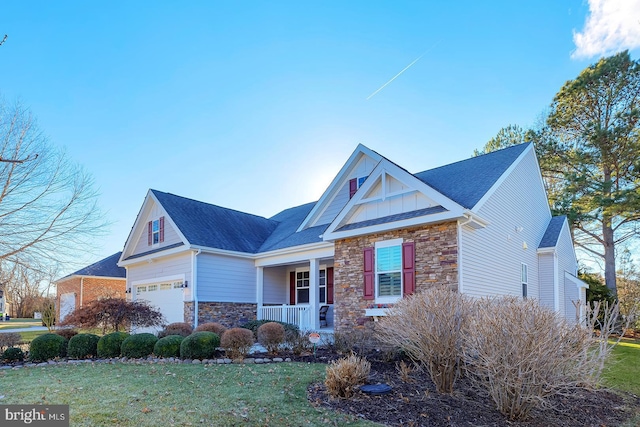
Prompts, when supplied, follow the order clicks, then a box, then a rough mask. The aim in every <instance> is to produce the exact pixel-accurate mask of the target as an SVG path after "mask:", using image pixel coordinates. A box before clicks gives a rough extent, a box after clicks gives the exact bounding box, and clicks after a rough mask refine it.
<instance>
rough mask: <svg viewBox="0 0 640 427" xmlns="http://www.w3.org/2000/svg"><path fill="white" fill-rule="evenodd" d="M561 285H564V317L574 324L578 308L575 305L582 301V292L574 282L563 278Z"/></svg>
mask: <svg viewBox="0 0 640 427" xmlns="http://www.w3.org/2000/svg"><path fill="white" fill-rule="evenodd" d="M560 283H564V316H565V318H566V319H567V320H568V321H570V322H574V321H575V320H576V318H577V308H576V306H575V305H573V303H574V302H577V301H580V291H579V289H578V287H577V286H576V284H575V283H574V282H573V281H572V280H569V279H566V278H564V277H563V279H562V282H560Z"/></svg>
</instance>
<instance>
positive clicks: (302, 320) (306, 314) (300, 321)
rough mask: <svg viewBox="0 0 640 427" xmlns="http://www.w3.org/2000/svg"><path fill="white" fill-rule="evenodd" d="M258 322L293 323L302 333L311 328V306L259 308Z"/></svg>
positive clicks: (269, 306) (267, 306) (270, 306)
mask: <svg viewBox="0 0 640 427" xmlns="http://www.w3.org/2000/svg"><path fill="white" fill-rule="evenodd" d="M258 320H274V321H278V322H286V323H293V324H294V325H298V327H299V328H300V330H301V331H304V330H307V329H310V328H311V306H309V305H266V306H262V307H259V308H258Z"/></svg>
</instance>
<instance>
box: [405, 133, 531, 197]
mask: <svg viewBox="0 0 640 427" xmlns="http://www.w3.org/2000/svg"><path fill="white" fill-rule="evenodd" d="M531 145H532V144H531V143H525V144H519V145H514V146H512V147H508V148H503V149H502V150H497V151H493V152H491V153H488V154H483V155H481V156H476V157H472V158H470V159H466V160H462V161H459V162H455V163H451V164H448V165H445V166H440V167H437V168H434V169H429V170H426V171H423V172H419V173H416V174H414V175H415V177H416V178H418V179H419V180H420V181H422V182H424V183H425V184H427V185H429V186H431V187H433V188H434V189H435V190H437V191H439V192H440V193H442V194H444V195H445V196H447V197H449V198H450V199H451V200H453V201H455V202H456V203H458V204H460V205H461V206H463V207H465V208H467V209H472V208H473V207H474V206H475V205H476V204H477V203H478V202H479V201H480V199H482V197H483V196H484V195H485V194H486V193H487V192H488V191H489V190H490V189H491V187H492V186H493V185H494V184H495V183H496V182H497V181H498V179H499V178H500V177H501V176H502V174H503V173H504V172H505V171H506V170H507V169H508V168H509V167H510V166H511V165H512V164H513V162H514V161H516V159H517V158H518V157H519V156H520V155H521V154H522V153H523V152H524V151H525V150H526V149H527V148H528V147H529V146H531Z"/></svg>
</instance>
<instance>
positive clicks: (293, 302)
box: [289, 271, 296, 305]
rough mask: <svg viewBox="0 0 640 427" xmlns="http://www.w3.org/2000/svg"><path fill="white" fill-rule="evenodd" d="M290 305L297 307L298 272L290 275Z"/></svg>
mask: <svg viewBox="0 0 640 427" xmlns="http://www.w3.org/2000/svg"><path fill="white" fill-rule="evenodd" d="M289 304H290V305H296V272H295V271H292V272H291V273H289Z"/></svg>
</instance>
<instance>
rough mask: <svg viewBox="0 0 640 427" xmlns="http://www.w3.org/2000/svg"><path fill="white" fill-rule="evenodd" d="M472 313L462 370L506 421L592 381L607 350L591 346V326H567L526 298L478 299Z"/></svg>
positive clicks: (564, 322)
mask: <svg viewBox="0 0 640 427" xmlns="http://www.w3.org/2000/svg"><path fill="white" fill-rule="evenodd" d="M476 309H477V310H476V312H475V315H474V316H473V320H472V322H469V323H468V324H467V327H466V328H465V334H464V337H465V339H464V349H465V357H464V359H465V362H466V363H467V365H468V366H467V367H468V370H467V372H468V373H469V375H470V378H471V380H472V381H473V382H475V383H476V385H479V386H481V387H482V388H484V389H485V390H487V392H488V393H489V395H490V396H491V398H492V399H493V401H494V403H495V404H496V406H497V408H498V410H500V412H502V413H503V414H504V415H506V416H507V417H509V419H511V420H522V419H525V418H527V416H528V415H529V413H530V412H531V410H532V409H534V408H535V407H537V406H540V405H543V404H545V403H546V402H547V401H548V398H549V397H550V396H552V395H555V394H559V393H563V392H566V391H569V390H573V389H575V388H576V387H581V386H588V385H590V384H593V382H594V381H595V380H596V379H597V378H598V376H599V373H600V372H601V369H600V363H601V361H603V359H602V358H603V357H606V354H607V351H606V350H605V349H604V348H603V349H600V348H599V346H598V345H596V346H594V344H596V340H595V338H594V334H593V329H592V326H593V324H589V323H588V322H587V326H584V325H580V324H569V323H567V322H566V321H565V320H564V319H563V318H561V317H560V316H559V315H558V313H556V312H555V311H553V310H551V309H548V308H545V307H542V306H540V304H539V303H538V301H536V300H531V299H529V300H522V299H520V298H515V297H502V298H494V299H481V300H478V301H477V303H476ZM610 315H611V313H609V314H607V315H606V316H610ZM593 316H594V317H597V316H598V313H593ZM613 323H615V322H613ZM605 341H606V340H605ZM602 363H603V362H602Z"/></svg>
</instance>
